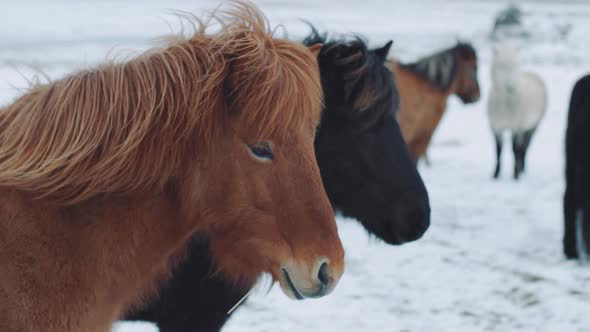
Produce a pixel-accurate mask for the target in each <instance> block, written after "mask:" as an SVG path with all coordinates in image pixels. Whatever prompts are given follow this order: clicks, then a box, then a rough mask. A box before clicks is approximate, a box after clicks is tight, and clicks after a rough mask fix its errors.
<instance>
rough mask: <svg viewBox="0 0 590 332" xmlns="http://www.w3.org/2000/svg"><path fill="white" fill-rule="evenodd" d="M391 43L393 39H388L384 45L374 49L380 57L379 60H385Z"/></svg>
mask: <svg viewBox="0 0 590 332" xmlns="http://www.w3.org/2000/svg"><path fill="white" fill-rule="evenodd" d="M392 44H393V40H390V41H388V42H387V44H385V46H383V47H380V48H378V49H376V50H375V54H377V56H378V57H380V58H381V60H383V61H385V60H387V54H389V49H390V48H391V45H392Z"/></svg>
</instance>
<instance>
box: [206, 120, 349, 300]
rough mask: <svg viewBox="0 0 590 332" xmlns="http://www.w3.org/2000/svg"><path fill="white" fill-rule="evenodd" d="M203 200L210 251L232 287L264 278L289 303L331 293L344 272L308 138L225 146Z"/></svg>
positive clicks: (235, 141)
mask: <svg viewBox="0 0 590 332" xmlns="http://www.w3.org/2000/svg"><path fill="white" fill-rule="evenodd" d="M211 160H213V162H209V163H207V166H206V167H207V170H206V174H208V175H207V178H206V179H205V178H204V179H197V180H198V182H200V183H199V186H203V185H205V187H206V188H207V191H208V192H209V193H208V194H207V195H206V197H205V198H204V201H205V202H204V203H205V206H204V209H206V210H207V211H209V212H207V214H206V215H205V218H206V219H207V220H208V226H207V229H206V230H205V233H206V234H207V235H208V236H209V239H210V243H211V251H212V253H213V256H214V257H213V259H214V261H215V262H216V265H217V266H218V267H219V269H220V270H221V272H223V273H224V274H225V275H226V276H227V277H229V278H230V279H231V278H232V277H234V280H235V276H240V278H241V279H242V280H241V281H244V282H246V283H251V282H253V280H254V279H255V278H257V277H258V276H259V275H260V274H261V272H269V273H271V274H272V276H273V277H274V278H275V280H278V281H279V282H280V285H281V287H282V289H283V291H284V292H285V293H286V294H287V295H288V296H290V297H292V298H297V299H302V298H307V297H320V296H323V295H325V294H327V293H329V292H330V291H331V290H332V289H333V288H334V286H335V285H336V283H337V282H338V280H339V278H340V275H341V274H342V271H343V264H344V263H343V258H344V252H343V249H342V246H341V243H340V240H339V238H338V234H337V229H336V225H335V222H334V215H333V210H332V207H331V206H330V203H329V201H328V199H327V198H326V194H325V192H324V188H323V185H322V181H321V178H320V174H319V170H318V166H317V164H316V161H315V154H314V147H313V132H312V131H309V132H293V133H292V134H291V135H289V137H287V138H282V139H279V138H273V137H269V138H268V139H264V140H256V139H250V138H249V137H247V136H246V137H244V136H242V135H240V134H239V133H237V132H236V133H235V135H233V137H232V138H231V139H228V140H226V141H225V142H223V145H222V146H220V147H219V148H218V149H217V150H216V152H215V157H213V158H211Z"/></svg>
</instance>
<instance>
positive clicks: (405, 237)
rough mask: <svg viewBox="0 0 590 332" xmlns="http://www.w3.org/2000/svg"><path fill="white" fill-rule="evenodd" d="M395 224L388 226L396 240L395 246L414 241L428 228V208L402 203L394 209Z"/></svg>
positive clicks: (411, 203)
mask: <svg viewBox="0 0 590 332" xmlns="http://www.w3.org/2000/svg"><path fill="white" fill-rule="evenodd" d="M395 210H396V211H395V214H396V215H397V218H396V219H397V222H393V223H391V224H390V230H391V233H392V234H393V235H394V238H395V239H396V240H397V241H396V242H397V243H395V244H402V243H406V242H411V241H416V240H418V239H419V238H421V237H422V235H424V233H425V232H426V230H427V229H428V227H429V226H430V208H429V206H428V205H423V204H416V202H407V201H406V202H402V203H401V204H398V205H397V207H396V208H395Z"/></svg>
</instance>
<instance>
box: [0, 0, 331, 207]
mask: <svg viewBox="0 0 590 332" xmlns="http://www.w3.org/2000/svg"><path fill="white" fill-rule="evenodd" d="M203 22H213V25H215V28H216V31H217V32H215V33H209V32H208V30H209V29H208V25H210V24H204V23H203ZM193 23H195V24H194V25H195V30H196V31H195V32H194V34H193V35H192V36H190V37H189V38H181V37H178V38H176V39H175V40H174V41H173V42H171V43H170V44H169V45H167V46H166V47H163V48H159V49H153V50H150V51H148V52H146V53H145V54H143V55H141V56H139V57H137V58H135V59H133V60H130V61H128V62H126V63H107V64H103V65H101V66H98V67H97V68H94V69H89V70H85V71H81V72H78V73H75V74H72V75H70V76H68V77H65V78H63V79H60V80H58V81H55V82H51V83H49V84H45V85H39V86H35V87H33V88H32V89H31V90H30V91H29V92H28V93H26V94H25V95H24V96H22V97H20V98H19V99H17V100H16V101H15V102H14V103H13V104H11V105H9V106H7V107H5V108H3V109H1V110H0V186H8V187H14V188H16V189H19V190H24V191H28V192H31V193H33V194H34V195H35V196H36V197H39V198H47V199H51V200H52V201H55V202H56V203H59V204H64V205H68V204H74V203H77V202H80V201H83V200H86V199H89V198H92V197H94V196H96V195H100V194H103V193H120V194H123V193H129V192H132V191H140V190H147V189H150V188H154V187H156V186H164V185H165V184H166V182H167V181H169V180H170V179H171V178H173V177H174V176H177V175H178V174H179V173H180V172H181V167H182V166H183V163H184V161H186V160H187V158H188V157H187V156H186V154H187V153H186V152H187V151H192V154H193V155H195V154H197V153H198V152H203V151H206V150H207V149H210V148H213V144H214V143H215V137H216V136H217V135H220V133H222V132H223V131H224V130H228V129H227V128H226V127H227V126H224V125H225V124H226V123H227V121H226V120H227V118H228V117H231V116H240V121H245V122H246V125H247V126H249V127H250V128H255V129H257V135H258V136H259V137H265V136H268V135H271V134H281V133H283V134H286V133H287V132H288V131H289V130H294V129H296V128H299V127H301V126H309V125H310V124H312V125H315V124H317V122H318V119H319V114H320V111H321V109H320V108H321V99H322V95H321V85H320V81H319V73H318V68H317V62H316V60H315V59H314V58H313V55H312V54H311V52H309V51H308V50H307V49H306V48H305V47H304V46H302V45H297V44H295V43H292V42H289V41H286V40H281V39H273V36H272V33H271V29H270V27H269V24H268V21H267V19H266V18H265V17H264V16H263V14H262V13H261V12H260V11H259V10H258V9H257V8H256V7H255V6H253V5H251V4H249V3H243V2H234V3H233V4H232V7H231V8H230V9H229V10H224V11H216V12H215V13H213V14H211V16H210V17H208V18H207V19H206V20H199V19H197V18H194V22H193ZM311 129H313V128H311ZM196 157H197V156H193V158H196Z"/></svg>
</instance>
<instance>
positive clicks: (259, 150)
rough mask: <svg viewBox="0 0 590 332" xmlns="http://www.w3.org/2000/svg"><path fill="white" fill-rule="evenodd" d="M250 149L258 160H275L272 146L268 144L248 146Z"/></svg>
mask: <svg viewBox="0 0 590 332" xmlns="http://www.w3.org/2000/svg"><path fill="white" fill-rule="evenodd" d="M248 149H249V150H250V152H251V153H252V155H253V156H254V158H256V159H258V160H273V158H274V154H273V152H272V148H271V147H270V144H269V143H267V142H259V143H255V144H252V145H248Z"/></svg>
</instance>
